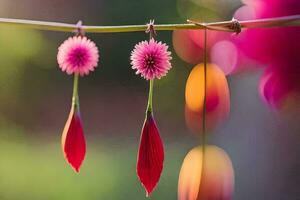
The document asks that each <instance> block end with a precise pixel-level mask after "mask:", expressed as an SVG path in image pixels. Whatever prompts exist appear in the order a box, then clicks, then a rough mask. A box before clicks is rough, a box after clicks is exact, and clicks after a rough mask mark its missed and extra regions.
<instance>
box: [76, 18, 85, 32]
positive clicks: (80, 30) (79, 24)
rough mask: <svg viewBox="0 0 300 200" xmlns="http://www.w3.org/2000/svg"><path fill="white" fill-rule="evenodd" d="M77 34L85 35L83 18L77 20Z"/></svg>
mask: <svg viewBox="0 0 300 200" xmlns="http://www.w3.org/2000/svg"><path fill="white" fill-rule="evenodd" d="M74 32H75V34H76V35H77V36H84V34H85V33H84V30H83V25H82V21H81V20H79V21H78V22H77V24H76V29H75V31H74Z"/></svg>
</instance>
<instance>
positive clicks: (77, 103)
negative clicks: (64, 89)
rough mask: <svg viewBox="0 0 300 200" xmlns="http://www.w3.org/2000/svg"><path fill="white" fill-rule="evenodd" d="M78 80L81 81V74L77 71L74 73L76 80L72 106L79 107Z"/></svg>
mask: <svg viewBox="0 0 300 200" xmlns="http://www.w3.org/2000/svg"><path fill="white" fill-rule="evenodd" d="M78 81H79V74H78V73H76V74H74V82H73V95H72V106H74V107H76V108H78V109H79V96H78Z"/></svg>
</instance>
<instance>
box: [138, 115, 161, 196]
mask: <svg viewBox="0 0 300 200" xmlns="http://www.w3.org/2000/svg"><path fill="white" fill-rule="evenodd" d="M163 162H164V146H163V142H162V140H161V138H160V135H159V131H158V128H157V126H156V123H155V120H154V118H153V115H152V113H147V116H146V120H145V122H144V126H143V129H142V134H141V139H140V147H139V152H138V160H137V169H136V170H137V175H138V177H139V179H140V181H141V183H142V185H143V186H144V188H145V190H146V196H147V197H148V196H149V195H150V193H151V192H152V191H153V190H154V188H155V186H156V185H157V183H158V181H159V178H160V175H161V172H162V169H163Z"/></svg>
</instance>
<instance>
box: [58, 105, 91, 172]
mask: <svg viewBox="0 0 300 200" xmlns="http://www.w3.org/2000/svg"><path fill="white" fill-rule="evenodd" d="M61 144H62V149H63V152H64V155H65V158H66V160H67V161H68V163H69V164H70V165H71V166H72V167H73V168H74V170H75V171H76V172H79V168H80V166H81V164H82V161H83V160H84V157H85V152H86V145H85V138H84V133H83V128H82V122H81V118H80V113H79V110H78V109H76V108H74V107H72V109H71V111H70V114H69V118H68V120H67V123H66V125H65V128H64V131H63V134H62V138H61Z"/></svg>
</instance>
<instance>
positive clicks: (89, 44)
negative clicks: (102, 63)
mask: <svg viewBox="0 0 300 200" xmlns="http://www.w3.org/2000/svg"><path fill="white" fill-rule="evenodd" d="M98 60H99V53H98V48H97V46H96V45H95V43H94V42H93V41H91V40H90V39H88V38H87V37H85V36H74V37H69V38H68V39H67V40H66V41H64V42H63V43H62V44H61V45H60V47H59V48H58V54H57V62H58V64H59V67H60V68H61V70H62V71H65V72H67V74H73V73H78V74H80V75H81V76H83V75H87V74H89V72H90V71H94V69H95V67H96V66H97V64H98Z"/></svg>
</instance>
